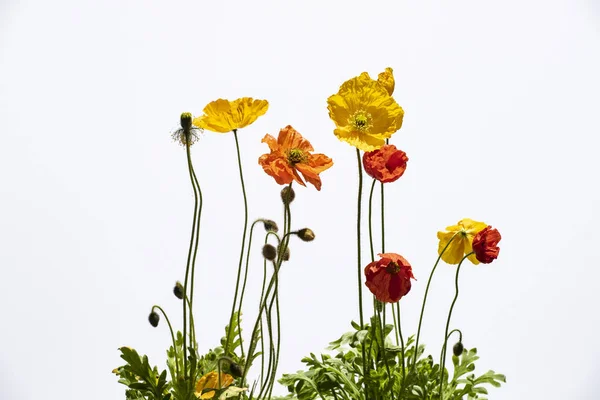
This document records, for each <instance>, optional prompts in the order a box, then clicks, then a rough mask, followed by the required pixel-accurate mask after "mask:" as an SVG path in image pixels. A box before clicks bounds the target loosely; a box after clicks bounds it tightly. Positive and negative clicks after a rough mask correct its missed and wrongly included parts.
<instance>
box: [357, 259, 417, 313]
mask: <svg viewBox="0 0 600 400" xmlns="http://www.w3.org/2000/svg"><path fill="white" fill-rule="evenodd" d="M379 257H381V259H380V260H379V261H373V262H372V263H370V264H369V265H367V266H366V267H365V275H366V277H367V281H366V285H367V287H368V288H369V290H370V291H371V293H373V294H374V295H375V298H376V299H377V300H379V301H381V302H384V303H395V302H397V301H398V300H400V298H402V296H404V295H406V294H407V293H408V292H409V291H410V287H411V283H410V280H411V278H412V279H415V277H414V276H413V273H412V267H411V266H410V264H409V262H408V261H406V259H405V258H404V257H402V256H401V255H398V254H396V253H383V254H379Z"/></svg>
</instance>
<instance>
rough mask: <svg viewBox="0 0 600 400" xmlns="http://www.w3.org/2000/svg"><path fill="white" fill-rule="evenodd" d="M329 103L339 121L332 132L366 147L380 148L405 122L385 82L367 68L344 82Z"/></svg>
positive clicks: (336, 119) (333, 115)
mask: <svg viewBox="0 0 600 400" xmlns="http://www.w3.org/2000/svg"><path fill="white" fill-rule="evenodd" d="M390 73H391V72H390ZM387 87H389V85H388V86H387ZM327 104H328V106H327V109H328V110H329V117H330V118H331V119H332V120H333V122H334V123H335V125H336V128H335V130H334V131H333V133H334V134H335V135H336V136H337V138H338V139H340V140H342V141H345V142H348V143H350V145H352V146H354V147H356V148H358V149H360V150H363V151H373V150H377V149H378V148H380V147H381V146H383V145H384V144H385V139H387V138H389V137H391V136H392V134H394V132H396V131H397V130H398V129H400V127H401V126H402V118H403V117H404V111H403V110H402V107H400V106H399V105H398V103H396V101H395V100H394V99H393V98H392V97H391V96H390V94H389V92H388V89H387V88H386V85H384V84H382V83H380V82H378V81H375V80H373V79H371V77H369V74H367V73H366V72H363V73H362V74H360V76H357V77H355V78H352V79H350V80H348V81H346V82H344V83H343V84H342V86H340V90H339V91H338V93H337V94H334V95H332V96H330V97H329V98H328V99H327Z"/></svg>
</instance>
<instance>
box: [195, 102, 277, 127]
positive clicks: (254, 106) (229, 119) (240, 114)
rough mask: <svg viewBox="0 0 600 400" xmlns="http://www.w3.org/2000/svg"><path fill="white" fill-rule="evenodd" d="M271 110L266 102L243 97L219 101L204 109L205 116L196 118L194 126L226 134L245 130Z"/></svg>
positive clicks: (209, 104)
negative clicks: (241, 129)
mask: <svg viewBox="0 0 600 400" xmlns="http://www.w3.org/2000/svg"><path fill="white" fill-rule="evenodd" d="M268 108H269V102H268V101H266V100H254V99H253V98H251V97H242V98H241V99H237V100H234V101H229V100H225V99H218V100H215V101H213V102H210V103H208V105H207V106H206V107H204V110H203V112H204V115H202V116H200V117H197V118H194V121H193V124H194V125H195V126H197V127H199V128H202V129H208V130H209V131H213V132H219V133H226V132H231V131H233V130H237V129H240V128H244V127H246V126H248V125H250V124H251V123H253V122H254V121H256V119H257V118H258V117H260V116H261V115H264V114H265V113H266V112H267V109H268Z"/></svg>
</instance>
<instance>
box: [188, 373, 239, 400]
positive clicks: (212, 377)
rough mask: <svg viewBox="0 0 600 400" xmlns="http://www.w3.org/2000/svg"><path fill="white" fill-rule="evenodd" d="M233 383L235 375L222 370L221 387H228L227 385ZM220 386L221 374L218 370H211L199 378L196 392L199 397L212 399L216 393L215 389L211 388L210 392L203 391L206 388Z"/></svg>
mask: <svg viewBox="0 0 600 400" xmlns="http://www.w3.org/2000/svg"><path fill="white" fill-rule="evenodd" d="M232 383H233V377H232V376H231V375H229V374H226V373H224V372H221V389H223V388H226V387H227V386H229V385H231V384H232ZM217 386H219V376H218V375H217V371H211V372H209V373H208V374H206V375H204V376H203V377H202V378H200V379H198V382H197V383H196V390H195V392H194V394H195V395H196V397H197V398H199V399H212V398H213V397H214V395H215V391H214V390H211V391H210V392H206V393H204V394H203V393H202V391H203V390H204V389H217Z"/></svg>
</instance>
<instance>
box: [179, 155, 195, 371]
mask: <svg viewBox="0 0 600 400" xmlns="http://www.w3.org/2000/svg"><path fill="white" fill-rule="evenodd" d="M185 148H186V156H187V164H188V171H189V174H190V181H191V183H192V189H193V190H194V217H193V221H192V233H191V237H190V246H189V250H188V256H187V263H186V267H185V282H184V285H183V291H184V294H185V296H187V293H188V279H189V273H190V265H191V258H192V252H193V249H194V240H195V237H196V229H197V228H196V224H197V223H198V202H199V198H198V190H197V188H196V184H195V181H194V174H193V167H192V158H191V155H190V145H189V143H187V144H186V146H185ZM182 304H183V376H184V378H185V377H186V376H187V345H186V342H187V310H186V302H185V301H183V302H182ZM190 312H191V310H190Z"/></svg>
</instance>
